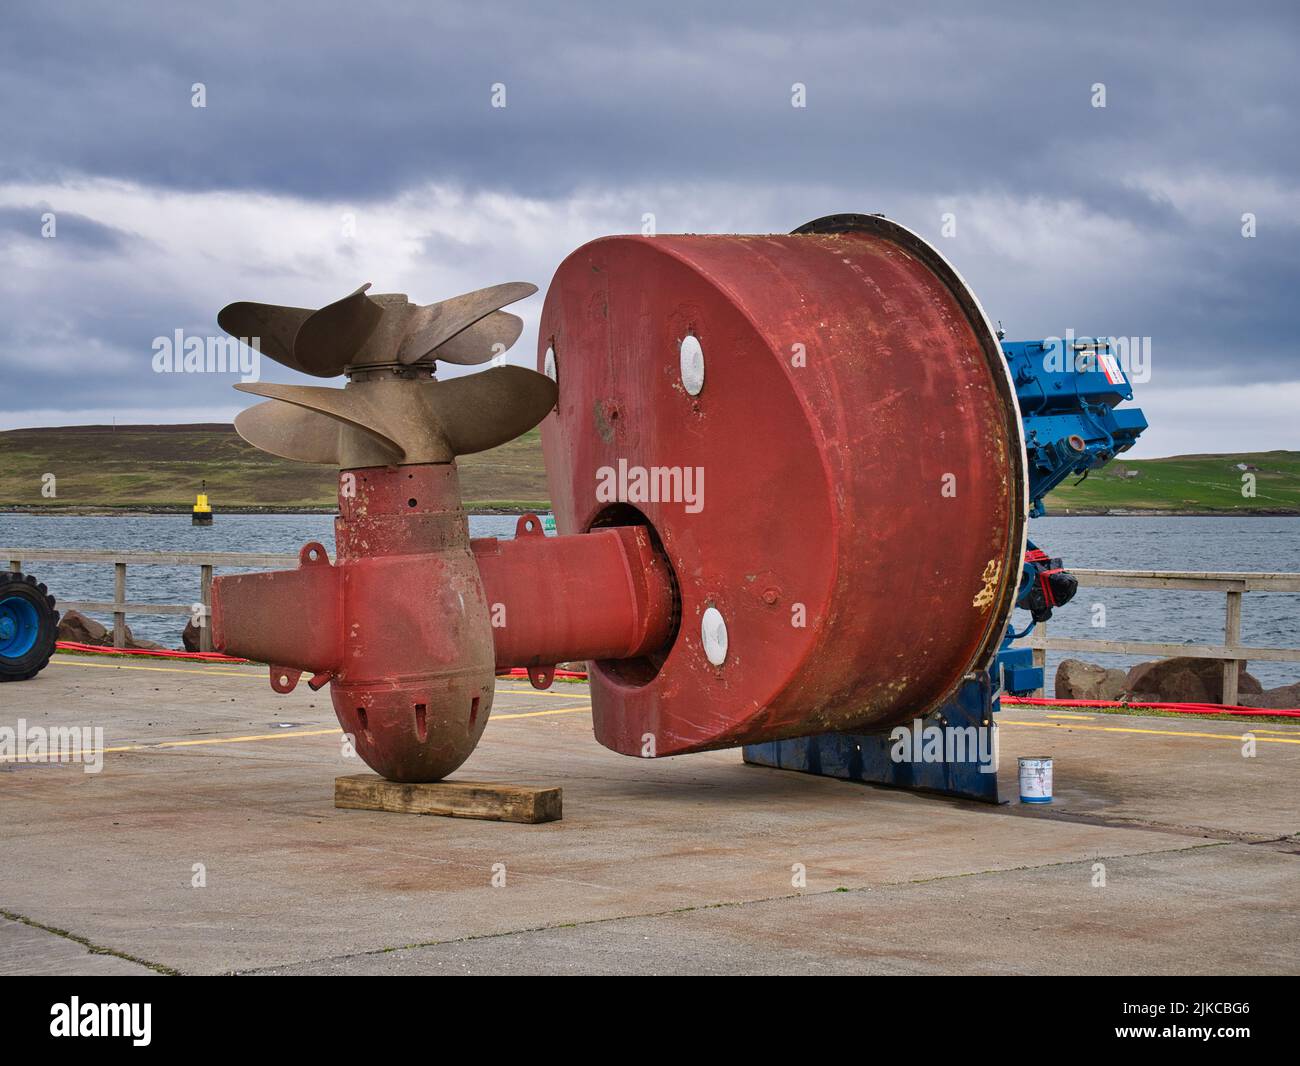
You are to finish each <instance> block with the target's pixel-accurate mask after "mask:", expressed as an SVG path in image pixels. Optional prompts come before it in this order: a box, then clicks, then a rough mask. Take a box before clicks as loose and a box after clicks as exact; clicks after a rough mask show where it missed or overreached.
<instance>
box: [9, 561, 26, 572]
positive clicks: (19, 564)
mask: <svg viewBox="0 0 1300 1066" xmlns="http://www.w3.org/2000/svg"><path fill="white" fill-rule="evenodd" d="M22 568H23V561H22V560H21V559H10V560H9V569H10V570H11V571H12V572H13V573H15V574H16V573H18V571H19V570H21V569H22Z"/></svg>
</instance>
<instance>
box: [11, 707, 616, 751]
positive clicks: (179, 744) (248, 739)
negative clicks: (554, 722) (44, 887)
mask: <svg viewBox="0 0 1300 1066" xmlns="http://www.w3.org/2000/svg"><path fill="white" fill-rule="evenodd" d="M590 709H591V704H589V703H583V704H579V705H578V706H576V707H552V708H550V709H549V710H545V711H523V712H520V713H516V714H494V715H492V716H491V717H490V718H489V721H491V722H499V721H505V720H506V719H508V718H537V717H539V716H541V715H548V714H576V713H577V712H578V711H586V710H590ZM342 732H343V730H342V729H339V728H338V727H337V726H333V727H331V728H329V729H297V730H292V731H290V730H286V731H285V732H283V733H255V734H249V735H248V736H241V737H202V738H200V739H198V740H160V741H157V742H156V743H150V744H122V745H119V746H117V747H113V748H105V749H104V750H103V754H105V755H109V754H115V753H121V752H126V751H152V750H153V749H155V748H194V747H199V746H202V745H209V744H248V743H252V742H255V741H260V740H284V739H286V738H287V737H326V736H331V735H334V736H338V735H341V734H342ZM90 754H91V755H94V754H95V753H94V752H91V753H90ZM81 756H82V753H81V752H77V753H75V754H73V755H70V756H69V757H68V758H69V761H72V762H78V761H80V760H81ZM10 762H49V759H48V758H47V757H44V756H40V757H36V758H19V757H17V756H11V757H6V758H3V759H0V763H10Z"/></svg>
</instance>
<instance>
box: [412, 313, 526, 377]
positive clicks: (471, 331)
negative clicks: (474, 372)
mask: <svg viewBox="0 0 1300 1066" xmlns="http://www.w3.org/2000/svg"><path fill="white" fill-rule="evenodd" d="M523 331H524V320H523V319H522V318H520V317H519V316H518V315H512V314H511V313H510V312H509V311H493V312H492V313H491V314H490V315H487V316H486V317H485V318H480V319H479V320H478V321H477V322H475V323H474V324H473V325H472V326H470V327H468V328H467V329H463V330H461V331H460V332H459V333H457V334H456V336H454V337H452V338H451V339H450V340H446V341H443V342H442V343H441V344H440V345H438V347H436V348H435V349H434V350H433V358H434V359H436V360H438V362H440V363H457V364H459V365H460V366H474V365H475V364H477V363H486V362H487V361H488V360H489V359H491V358H492V357H493V356H496V355H501V354H502V353H503V352H506V351H508V350H509V348H510V346H511V345H512V344H514V343H515V341H517V340H518V339H519V334H521V333H522V332H523Z"/></svg>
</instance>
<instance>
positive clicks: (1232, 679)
mask: <svg viewBox="0 0 1300 1066" xmlns="http://www.w3.org/2000/svg"><path fill="white" fill-rule="evenodd" d="M1223 643H1224V644H1226V645H1228V647H1230V648H1235V647H1238V646H1239V645H1240V644H1241V593H1240V592H1229V593H1228V605H1227V611H1226V614H1225V617H1224V623H1223ZM1240 680H1241V660H1240V659H1224V660H1223V702H1224V703H1225V704H1234V703H1236V702H1237V690H1238V684H1239V682H1240Z"/></svg>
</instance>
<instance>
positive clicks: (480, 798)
mask: <svg viewBox="0 0 1300 1066" xmlns="http://www.w3.org/2000/svg"><path fill="white" fill-rule="evenodd" d="M563 794H564V790H563V789H561V788H538V787H536V786H534V785H502V784H496V783H493V782H489V781H430V782H427V783H414V784H413V783H404V782H401V781H385V780H384V779H383V778H382V777H380V776H378V775H377V774H348V775H346V776H344V777H336V778H335V779H334V806H335V807H342V808H346V809H349V810H357V811H392V812H394V813H395V814H441V815H443V816H445V817H447V818H483V819H486V820H488V821H492V822H527V823H530V824H535V823H537V822H558V821H559V820H560V818H561V817H563V813H562V812H563V809H562V805H561V797H562V796H563Z"/></svg>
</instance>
